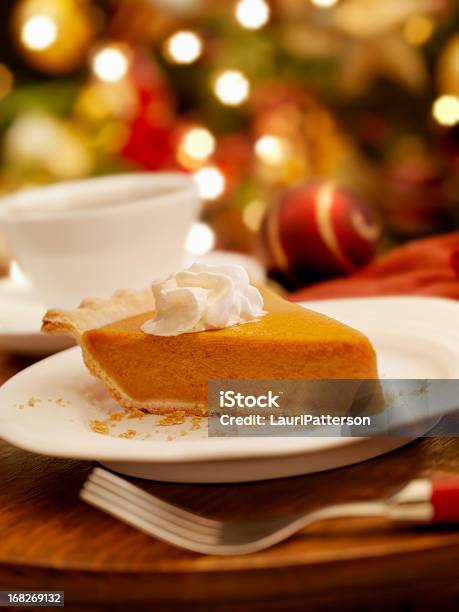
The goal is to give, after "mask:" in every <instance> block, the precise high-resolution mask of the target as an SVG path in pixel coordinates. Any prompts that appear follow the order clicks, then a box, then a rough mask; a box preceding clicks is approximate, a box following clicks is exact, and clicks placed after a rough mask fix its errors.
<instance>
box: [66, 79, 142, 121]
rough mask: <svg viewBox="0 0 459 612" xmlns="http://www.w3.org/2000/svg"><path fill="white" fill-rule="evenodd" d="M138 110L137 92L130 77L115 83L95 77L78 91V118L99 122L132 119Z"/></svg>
mask: <svg viewBox="0 0 459 612" xmlns="http://www.w3.org/2000/svg"><path fill="white" fill-rule="evenodd" d="M137 110H138V100H137V92H136V90H135V87H134V85H133V84H132V83H131V81H130V80H129V79H125V80H123V81H118V82H115V83H107V82H104V81H100V80H99V79H93V80H91V81H89V82H88V83H86V84H85V85H83V87H82V88H81V89H80V91H79V92H78V97H77V99H76V102H75V107H74V114H75V117H76V118H77V119H81V120H83V121H85V122H88V123H94V124H97V123H101V122H103V121H106V120H107V119H112V118H115V119H123V120H128V119H131V118H133V117H134V116H135V114H136V112H137Z"/></svg>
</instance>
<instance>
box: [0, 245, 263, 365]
mask: <svg viewBox="0 0 459 612" xmlns="http://www.w3.org/2000/svg"><path fill="white" fill-rule="evenodd" d="M194 261H199V262H202V263H207V264H211V265H224V264H228V263H231V264H239V265H241V266H244V267H245V268H246V270H247V271H248V272H249V274H250V275H251V276H252V278H254V279H255V280H256V281H257V282H259V283H262V282H263V281H264V279H265V276H264V271H263V268H262V266H261V265H260V263H259V262H257V260H256V259H254V258H253V257H249V256H247V255H240V254H238V253H231V252H229V251H212V252H210V253H207V254H206V255H202V256H200V257H198V256H196V255H186V256H185V262H184V267H185V266H189V265H191V264H192V263H193V262H194ZM45 310H46V308H45V306H44V305H43V304H42V303H41V302H40V301H39V299H38V298H37V297H36V295H35V294H34V292H33V289H32V287H31V286H30V285H29V284H28V283H27V281H26V279H25V278H24V277H23V276H22V274H21V273H20V271H19V270H18V268H17V267H14V268H13V274H12V276H11V277H10V278H6V279H1V280H0V349H2V350H4V351H10V352H14V353H22V354H24V355H31V356H43V355H51V354H52V353H56V352H57V351H61V350H63V349H66V348H69V347H70V346H73V344H75V343H74V342H73V340H72V339H71V338H70V337H69V336H65V335H55V336H51V335H49V334H42V333H41V332H40V327H41V319H42V317H43V314H44V312H45Z"/></svg>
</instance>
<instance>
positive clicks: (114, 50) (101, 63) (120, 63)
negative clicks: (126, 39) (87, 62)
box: [92, 45, 129, 83]
mask: <svg viewBox="0 0 459 612" xmlns="http://www.w3.org/2000/svg"><path fill="white" fill-rule="evenodd" d="M128 68H129V59H128V57H127V54H126V52H125V51H124V50H123V49H122V48H121V47H120V46H115V45H111V46H108V47H104V48H103V49H101V50H100V51H98V52H97V53H96V55H95V56H94V58H93V61H92V69H93V71H94V73H95V75H96V76H97V77H99V79H100V80H101V81H107V82H110V83H114V82H115V81H120V80H121V79H122V78H123V77H125V76H126V73H127V71H128Z"/></svg>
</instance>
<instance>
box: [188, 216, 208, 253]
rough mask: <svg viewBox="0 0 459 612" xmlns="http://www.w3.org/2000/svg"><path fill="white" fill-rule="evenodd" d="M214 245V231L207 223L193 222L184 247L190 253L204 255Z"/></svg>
mask: <svg viewBox="0 0 459 612" xmlns="http://www.w3.org/2000/svg"><path fill="white" fill-rule="evenodd" d="M214 246H215V232H214V231H213V229H212V228H211V227H209V226H208V225H207V223H199V222H198V223H193V225H192V226H191V229H190V231H189V234H188V237H187V239H186V243H185V248H186V251H187V252H188V253H190V254H191V255H205V254H206V253H208V252H209V251H211V250H212V249H213V248H214Z"/></svg>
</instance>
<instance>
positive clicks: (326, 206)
mask: <svg viewBox="0 0 459 612" xmlns="http://www.w3.org/2000/svg"><path fill="white" fill-rule="evenodd" d="M333 196H334V189H333V185H332V184H331V183H326V184H325V185H323V186H322V187H320V188H319V191H318V193H317V196H316V206H315V213H316V223H317V227H318V229H319V234H320V237H321V238H322V240H323V241H324V243H325V244H326V246H327V247H328V249H329V250H330V251H331V253H333V255H334V256H335V257H336V259H337V260H338V261H339V262H340V264H341V265H342V266H343V267H344V269H345V270H349V271H350V270H353V269H354V267H355V266H354V265H353V264H352V262H351V261H349V259H348V258H347V257H346V255H345V254H344V253H343V251H342V250H341V247H340V245H339V242H338V238H337V236H336V234H335V232H334V230H333V223H332V219H331V211H332V206H333Z"/></svg>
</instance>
